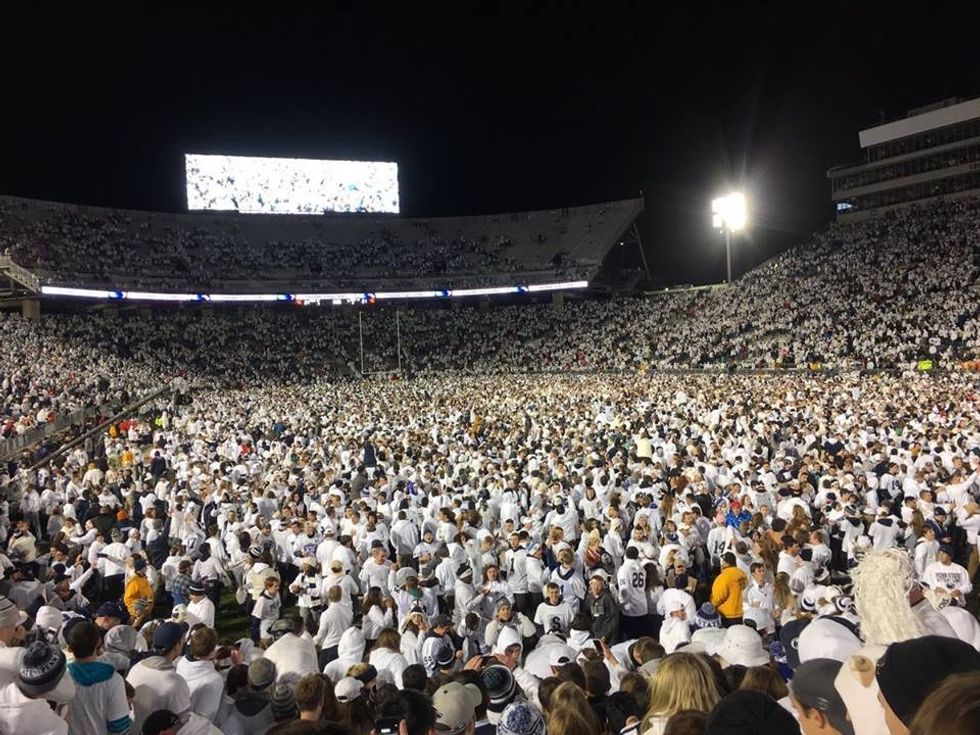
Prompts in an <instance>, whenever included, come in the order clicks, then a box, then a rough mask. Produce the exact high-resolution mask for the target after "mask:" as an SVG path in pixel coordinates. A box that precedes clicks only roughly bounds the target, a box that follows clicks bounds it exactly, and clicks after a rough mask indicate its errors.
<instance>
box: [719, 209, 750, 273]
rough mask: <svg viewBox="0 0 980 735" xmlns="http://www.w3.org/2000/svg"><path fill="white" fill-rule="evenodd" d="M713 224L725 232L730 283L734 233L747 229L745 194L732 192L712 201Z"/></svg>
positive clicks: (747, 216)
mask: <svg viewBox="0 0 980 735" xmlns="http://www.w3.org/2000/svg"><path fill="white" fill-rule="evenodd" d="M711 215H712V216H711V225H712V227H717V228H718V229H719V230H721V231H722V232H724V233H725V257H726V259H727V261H728V283H731V282H732V233H733V232H738V231H739V230H742V229H745V225H746V224H748V221H749V215H748V210H747V208H746V206H745V195H744V194H742V193H741V192H737V191H736V192H732V193H731V194H729V195H728V196H724V197H718V198H717V199H714V200H712V202H711Z"/></svg>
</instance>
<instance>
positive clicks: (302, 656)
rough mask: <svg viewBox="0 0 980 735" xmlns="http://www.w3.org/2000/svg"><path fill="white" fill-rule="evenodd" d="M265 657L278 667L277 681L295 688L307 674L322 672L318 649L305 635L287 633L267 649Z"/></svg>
mask: <svg viewBox="0 0 980 735" xmlns="http://www.w3.org/2000/svg"><path fill="white" fill-rule="evenodd" d="M265 657H266V658H267V659H269V660H270V661H272V663H274V664H275V665H276V681H278V682H285V683H286V684H289V685H291V686H293V687H295V686H296V684H298V683H299V680H300V679H302V678H303V677H304V676H306V675H307V674H316V673H317V672H318V671H319V670H320V666H319V662H318V661H317V655H316V647H314V645H313V641H312V640H311V639H310V637H309V636H308V635H305V634H304V635H302V636H298V635H296V634H295V633H286V634H285V635H283V636H282V637H281V638H280V639H279V640H277V641H276V642H275V643H273V644H272V645H271V646H269V647H268V648H267V649H266V652H265ZM344 673H345V674H346V673H347V672H344Z"/></svg>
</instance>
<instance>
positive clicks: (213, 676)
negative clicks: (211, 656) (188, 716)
mask: <svg viewBox="0 0 980 735" xmlns="http://www.w3.org/2000/svg"><path fill="white" fill-rule="evenodd" d="M177 673H178V674H180V676H181V677H183V679H184V681H186V682H187V689H188V691H189V692H190V696H191V709H192V710H194V711H195V712H197V714H199V715H201V716H202V717H204V718H206V719H208V720H214V719H215V717H216V716H217V714H218V708H219V707H220V706H221V697H222V695H223V694H224V691H225V680H224V679H223V678H222V677H221V674H219V673H218V671H217V669H215V668H214V662H213V661H197V660H193V659H189V658H188V657H187V656H181V657H180V658H179V659H177Z"/></svg>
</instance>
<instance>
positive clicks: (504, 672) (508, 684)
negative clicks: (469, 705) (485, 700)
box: [480, 664, 517, 712]
mask: <svg viewBox="0 0 980 735" xmlns="http://www.w3.org/2000/svg"><path fill="white" fill-rule="evenodd" d="M480 677H481V678H482V679H483V685H484V686H485V687H486V689H487V695H488V696H489V697H490V704H488V705H487V709H488V710H490V711H491V712H502V711H503V709H504V707H506V706H507V705H508V704H510V703H511V701H512V700H513V699H514V694H515V692H516V690H517V683H516V682H515V681H514V675H513V674H512V673H510V669H508V668H507V667H506V666H502V665H500V664H494V665H493V666H487V667H486V668H485V669H483V671H482V672H481V673H480Z"/></svg>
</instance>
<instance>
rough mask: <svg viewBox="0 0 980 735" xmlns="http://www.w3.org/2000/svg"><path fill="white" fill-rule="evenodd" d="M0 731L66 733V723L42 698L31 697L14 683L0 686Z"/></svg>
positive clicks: (37, 733)
mask: <svg viewBox="0 0 980 735" xmlns="http://www.w3.org/2000/svg"><path fill="white" fill-rule="evenodd" d="M0 723H2V724H0V732H10V733H30V735H68V723H67V722H65V721H64V720H63V719H61V718H60V717H58V715H56V714H55V713H54V712H52V711H51V708H50V707H49V706H48V703H47V702H46V701H45V700H44V699H31V698H30V697H28V696H27V695H25V694H24V693H23V692H22V691H21V690H20V689H19V688H18V687H17V685H16V684H7V685H6V686H4V687H2V688H0Z"/></svg>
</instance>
